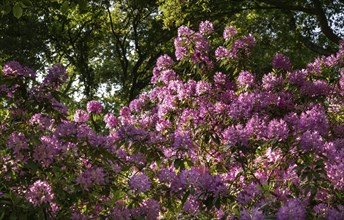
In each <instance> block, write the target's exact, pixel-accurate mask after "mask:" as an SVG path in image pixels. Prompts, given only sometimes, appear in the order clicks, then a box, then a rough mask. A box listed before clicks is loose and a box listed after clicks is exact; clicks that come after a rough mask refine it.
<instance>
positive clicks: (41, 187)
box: [26, 180, 54, 206]
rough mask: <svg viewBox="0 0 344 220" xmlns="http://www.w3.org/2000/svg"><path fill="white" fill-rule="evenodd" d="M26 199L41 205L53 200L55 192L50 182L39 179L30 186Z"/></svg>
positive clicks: (35, 204)
mask: <svg viewBox="0 0 344 220" xmlns="http://www.w3.org/2000/svg"><path fill="white" fill-rule="evenodd" d="M26 199H27V200H28V201H29V202H30V203H32V204H33V205H34V206H41V205H43V204H48V203H51V202H53V200H54V193H53V190H52V188H51V186H50V184H49V183H48V182H46V181H42V180H37V181H36V182H34V183H33V184H32V185H31V186H30V187H29V189H28V191H27V193H26Z"/></svg>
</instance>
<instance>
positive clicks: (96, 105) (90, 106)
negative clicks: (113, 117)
mask: <svg viewBox="0 0 344 220" xmlns="http://www.w3.org/2000/svg"><path fill="white" fill-rule="evenodd" d="M102 110H103V106H102V104H101V103H100V102H99V101H95V100H92V101H89V102H88V103H87V111H88V112H90V113H95V114H100V113H101V112H102Z"/></svg>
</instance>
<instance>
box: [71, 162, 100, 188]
mask: <svg viewBox="0 0 344 220" xmlns="http://www.w3.org/2000/svg"><path fill="white" fill-rule="evenodd" d="M76 183H77V184H79V185H80V186H81V187H82V188H83V189H84V190H86V191H88V190H89V189H90V188H91V187H92V186H95V185H103V184H105V172H104V170H103V169H102V168H101V167H92V168H89V169H87V170H86V171H85V172H83V173H82V174H80V175H79V176H78V177H77V178H76Z"/></svg>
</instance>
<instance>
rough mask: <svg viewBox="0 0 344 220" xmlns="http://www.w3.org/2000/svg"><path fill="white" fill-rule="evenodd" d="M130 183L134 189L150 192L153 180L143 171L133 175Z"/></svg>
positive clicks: (139, 191)
mask: <svg viewBox="0 0 344 220" xmlns="http://www.w3.org/2000/svg"><path fill="white" fill-rule="evenodd" d="M129 185H130V188H131V189H132V190H135V191H137V192H138V193H141V192H148V191H149V190H150V186H151V181H150V179H149V178H148V176H146V175H145V174H143V173H139V174H135V175H134V176H133V177H131V179H130V182H129Z"/></svg>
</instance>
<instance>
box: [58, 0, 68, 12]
mask: <svg viewBox="0 0 344 220" xmlns="http://www.w3.org/2000/svg"><path fill="white" fill-rule="evenodd" d="M68 9H69V1H65V2H63V4H62V5H61V8H60V10H61V12H62V13H63V14H65V13H66V12H67V11H68Z"/></svg>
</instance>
